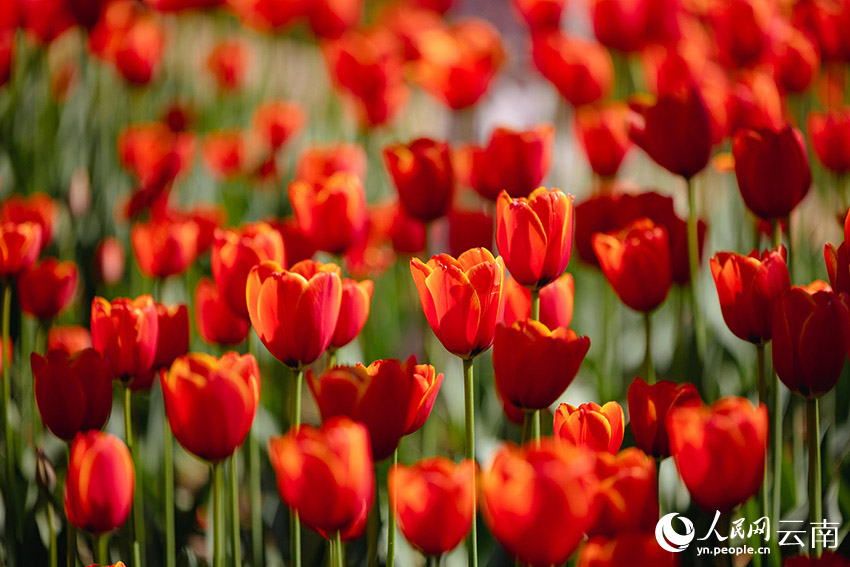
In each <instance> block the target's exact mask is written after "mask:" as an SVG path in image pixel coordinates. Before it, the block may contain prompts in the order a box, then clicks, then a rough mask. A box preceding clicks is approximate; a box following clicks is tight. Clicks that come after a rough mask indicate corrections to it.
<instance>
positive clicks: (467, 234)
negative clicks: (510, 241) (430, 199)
mask: <svg viewBox="0 0 850 567" xmlns="http://www.w3.org/2000/svg"><path fill="white" fill-rule="evenodd" d="M494 231H495V223H494V221H493V217H492V216H491V215H490V214H489V213H487V212H484V211H464V210H458V209H455V210H452V211H451V212H449V253H450V254H451V255H452V256H455V257H458V256H460V255H461V254H463V253H464V252H466V251H467V250H469V249H471V248H486V249H487V250H495V247H494V246H493V233H494Z"/></svg>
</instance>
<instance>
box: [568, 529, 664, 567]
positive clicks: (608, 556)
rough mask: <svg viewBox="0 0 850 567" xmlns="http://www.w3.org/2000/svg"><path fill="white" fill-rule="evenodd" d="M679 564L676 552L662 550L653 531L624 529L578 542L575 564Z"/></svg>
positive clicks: (645, 566)
mask: <svg viewBox="0 0 850 567" xmlns="http://www.w3.org/2000/svg"><path fill="white" fill-rule="evenodd" d="M623 565H629V566H630V567H679V556H678V554H676V553H671V552H669V551H664V550H663V549H661V546H660V545H658V541H656V539H655V535H654V534H642V533H624V534H618V535H617V536H616V537H614V538H610V539H606V538H600V537H596V538H591V539H590V540H589V541H588V542H587V543H585V544H584V546H582V548H581V551H579V554H578V560H577V563H576V567H621V566H623Z"/></svg>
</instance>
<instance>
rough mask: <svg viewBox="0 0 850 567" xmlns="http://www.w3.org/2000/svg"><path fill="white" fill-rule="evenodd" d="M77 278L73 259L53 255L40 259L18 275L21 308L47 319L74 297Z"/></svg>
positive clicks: (40, 318) (44, 319) (77, 272)
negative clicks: (58, 258) (63, 260)
mask: <svg viewBox="0 0 850 567" xmlns="http://www.w3.org/2000/svg"><path fill="white" fill-rule="evenodd" d="M79 280H80V276H79V270H78V269H77V265H76V264H75V263H73V262H60V261H59V260H57V259H56V258H45V259H44V260H41V261H40V262H39V263H37V264H35V265H34V266H33V267H32V268H30V269H29V270H27V271H26V272H24V273H23V274H21V275H20V277H19V278H18V301H20V304H21V311H23V312H24V313H28V314H30V315H32V316H33V317H36V318H37V319H39V320H41V321H50V320H51V319H53V318H54V317H56V316H57V315H58V314H59V312H60V311H62V310H63V309H65V308H66V307H67V306H68V304H69V303H70V302H71V300H72V299H74V295H75V294H76V293H77V285H78V284H79Z"/></svg>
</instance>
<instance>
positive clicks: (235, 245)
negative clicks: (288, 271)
mask: <svg viewBox="0 0 850 567" xmlns="http://www.w3.org/2000/svg"><path fill="white" fill-rule="evenodd" d="M267 260H271V261H273V262H277V263H279V264H285V263H286V257H285V253H284V247H283V238H281V236H280V233H279V232H278V231H276V230H274V229H273V228H272V227H271V226H269V225H268V224H266V223H264V222H258V223H252V224H246V225H243V226H241V227H239V228H231V229H226V230H216V231H215V237H214V240H213V247H212V274H213V279H214V280H215V285H216V287H218V290H219V292H220V293H221V295H222V296H223V297H224V299H225V301H227V303H228V305H230V308H231V309H232V310H233V311H234V312H235V313H238V314H240V315H242V316H247V315H248V307H247V306H246V305H245V283H246V282H247V281H248V273H249V272H250V271H251V268H253V267H254V266H256V265H258V264H260V263H261V262H265V261H267Z"/></svg>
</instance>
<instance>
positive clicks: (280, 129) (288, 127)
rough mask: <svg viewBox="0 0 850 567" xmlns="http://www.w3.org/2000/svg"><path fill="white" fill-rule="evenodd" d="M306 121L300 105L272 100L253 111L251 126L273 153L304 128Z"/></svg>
mask: <svg viewBox="0 0 850 567" xmlns="http://www.w3.org/2000/svg"><path fill="white" fill-rule="evenodd" d="M306 120H307V117H306V114H305V112H304V109H303V108H301V106H300V105H298V104H296V103H294V102H285V101H277V100H272V101H268V102H264V103H262V104H260V105H259V106H257V108H255V109H254V115H253V116H252V117H251V125H252V128H253V130H254V132H256V133H257V134H258V135H259V136H260V138H261V139H262V140H263V142H264V143H265V145H266V146H267V148H268V149H269V150H270V151H272V152H275V151H277V150H279V149H280V148H282V147H283V146H285V145H286V143H287V142H289V141H290V140H291V139H292V138H294V137H295V136H296V135H297V134H298V133H299V132H300V131H301V130H302V129H303V128H304V123H305V122H306Z"/></svg>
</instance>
